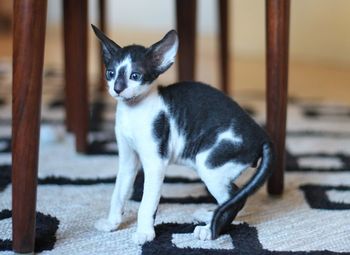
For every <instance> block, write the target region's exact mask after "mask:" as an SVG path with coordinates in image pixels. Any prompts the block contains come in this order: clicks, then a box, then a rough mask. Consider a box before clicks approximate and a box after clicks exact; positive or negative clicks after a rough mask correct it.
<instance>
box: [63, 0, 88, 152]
mask: <svg viewBox="0 0 350 255" xmlns="http://www.w3.org/2000/svg"><path fill="white" fill-rule="evenodd" d="M63 4H64V30H65V31H64V35H65V38H64V40H65V47H64V48H65V73H66V93H67V95H66V101H67V106H68V107H67V110H66V111H67V117H69V118H70V119H68V122H69V123H70V124H69V125H70V126H71V128H72V131H73V132H74V134H75V137H76V150H77V151H78V152H86V150H87V140H86V139H87V133H88V116H89V115H88V114H89V109H88V84H87V83H88V81H87V0H74V1H71V0H64V2H63ZM68 111H69V112H68Z"/></svg>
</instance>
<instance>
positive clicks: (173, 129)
mask: <svg viewBox="0 0 350 255" xmlns="http://www.w3.org/2000/svg"><path fill="white" fill-rule="evenodd" d="M92 27H93V30H94V32H95V33H96V35H97V37H98V38H99V39H100V41H101V43H102V49H103V50H102V55H103V60H104V64H105V66H106V79H107V81H108V91H109V93H110V95H111V96H112V97H114V98H115V99H117V101H118V107H117V113H116V124H115V132H116V137H117V141H118V149H119V172H118V176H117V180H116V185H115V188H114V191H113V195H112V200H111V205H110V211H109V216H108V218H107V219H101V220H100V221H98V222H97V223H96V224H95V226H96V228H97V229H99V230H103V231H113V230H116V229H117V228H118V226H119V224H120V223H121V221H122V214H123V206H124V203H125V201H126V199H127V198H128V196H129V194H130V191H131V189H132V185H133V182H134V179H135V176H136V173H137V170H138V169H140V166H141V165H142V167H143V170H144V174H145V181H144V193H143V197H142V201H141V204H140V208H139V211H138V224H137V231H136V234H135V236H134V240H135V241H136V243H138V244H143V243H145V242H147V241H151V240H153V239H154V237H155V232H154V217H155V213H156V210H157V206H158V203H159V199H160V191H161V185H162V183H163V180H164V174H165V170H166V167H167V166H168V165H169V164H171V163H175V164H182V165H186V166H189V167H191V168H194V169H196V171H197V173H198V175H199V176H200V178H201V179H202V180H203V182H204V183H205V185H206V186H207V188H208V190H209V192H210V193H211V194H212V195H213V196H214V197H215V199H216V200H217V202H218V204H219V206H218V208H217V209H216V210H215V212H214V215H213V218H212V220H211V223H210V224H207V225H206V226H197V227H196V228H195V230H194V235H195V236H196V237H197V238H199V239H201V240H208V239H215V238H217V237H218V236H219V234H220V233H222V232H223V231H224V229H225V227H226V226H227V225H229V224H230V223H231V222H232V221H233V219H234V218H235V216H236V215H237V213H238V211H239V210H240V209H241V208H242V207H243V205H244V203H245V199H246V198H247V196H249V195H250V194H252V193H253V192H254V191H255V190H257V189H258V188H259V187H260V186H261V185H262V184H263V182H264V181H265V180H266V178H267V177H268V176H269V174H270V172H271V164H272V160H273V153H272V144H271V142H270V139H269V137H268V136H267V134H266V133H265V132H264V131H263V129H262V128H261V127H260V126H259V125H258V124H256V123H255V122H254V121H253V119H252V118H251V117H250V116H248V114H247V113H246V112H245V111H244V110H242V109H241V108H240V107H239V105H238V104H237V103H236V102H234V101H233V100H232V99H231V98H229V97H227V96H225V95H224V94H223V93H221V92H220V91H218V90H216V89H214V88H212V87H210V86H208V85H205V84H202V83H198V82H179V83H175V84H173V85H170V86H167V87H162V86H157V85H155V82H154V81H155V80H156V78H157V77H158V76H159V75H160V74H162V73H164V72H165V71H166V70H167V69H168V68H169V67H170V66H171V65H172V64H173V62H174V60H175V55H176V52H177V48H178V37H177V33H176V32H175V31H174V30H172V31H170V32H168V33H167V34H166V35H165V36H164V38H163V39H162V40H160V41H159V42H157V43H155V44H153V45H152V46H150V47H149V48H146V47H143V46H139V45H131V46H126V47H124V48H122V47H120V46H119V45H117V44H116V43H115V42H113V41H112V40H111V39H109V38H108V37H107V36H106V35H104V34H103V33H102V32H101V31H100V30H98V29H97V28H96V27H95V26H93V25H92ZM260 158H261V161H260V164H259V166H258V168H257V169H256V172H255V174H254V175H253V176H252V177H251V179H250V180H249V181H248V182H247V183H246V184H245V185H244V186H243V187H242V188H241V189H238V188H237V187H236V186H235V185H234V184H233V181H234V180H235V179H236V178H237V177H238V176H239V175H240V174H241V173H242V172H243V171H244V170H246V169H247V168H249V167H251V166H256V165H257V163H258V160H259V159H260Z"/></svg>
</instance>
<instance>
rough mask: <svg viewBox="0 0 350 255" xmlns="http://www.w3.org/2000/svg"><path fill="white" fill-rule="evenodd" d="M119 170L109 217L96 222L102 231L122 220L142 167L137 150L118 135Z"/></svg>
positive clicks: (113, 227)
mask: <svg viewBox="0 0 350 255" xmlns="http://www.w3.org/2000/svg"><path fill="white" fill-rule="evenodd" d="M118 150H119V170H118V175H117V179H116V182H115V187H114V190H113V195H112V199H111V203H110V209H109V214H108V218H102V219H100V220H98V221H97V222H96V224H95V227H96V229H98V230H101V231H106V232H110V231H114V230H116V229H117V228H118V226H119V224H120V223H121V221H122V214H123V208H124V204H125V202H126V200H127V199H128V198H129V196H130V193H131V191H132V187H133V183H134V181H135V177H136V174H137V170H138V168H139V167H140V163H139V159H138V156H137V154H136V152H135V151H134V150H133V149H132V148H131V147H130V146H129V145H128V143H127V142H126V141H125V140H124V139H123V137H121V136H118Z"/></svg>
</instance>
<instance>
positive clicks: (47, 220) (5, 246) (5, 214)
mask: <svg viewBox="0 0 350 255" xmlns="http://www.w3.org/2000/svg"><path fill="white" fill-rule="evenodd" d="M11 217H12V212H11V211H10V210H7V209H5V210H2V211H1V212H0V220H4V219H8V218H11ZM58 225H59V220H58V219H57V218H56V217H52V216H50V215H45V214H42V213H40V212H37V213H36V228H35V247H34V251H35V252H42V251H47V250H52V249H53V248H54V246H55V242H56V231H57V229H58ZM11 250H12V241H11V240H9V239H6V240H1V239H0V251H11Z"/></svg>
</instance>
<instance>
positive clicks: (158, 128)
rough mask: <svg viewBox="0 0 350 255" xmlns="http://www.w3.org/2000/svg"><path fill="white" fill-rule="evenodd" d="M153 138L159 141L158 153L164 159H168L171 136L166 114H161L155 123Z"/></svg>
mask: <svg viewBox="0 0 350 255" xmlns="http://www.w3.org/2000/svg"><path fill="white" fill-rule="evenodd" d="M153 136H154V138H155V139H156V140H157V141H158V152H159V154H160V156H161V157H162V158H166V157H168V146H169V136H170V123H169V118H168V116H167V115H166V114H165V112H163V111H162V112H160V113H159V114H158V116H157V118H156V119H155V120H154V122H153Z"/></svg>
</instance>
